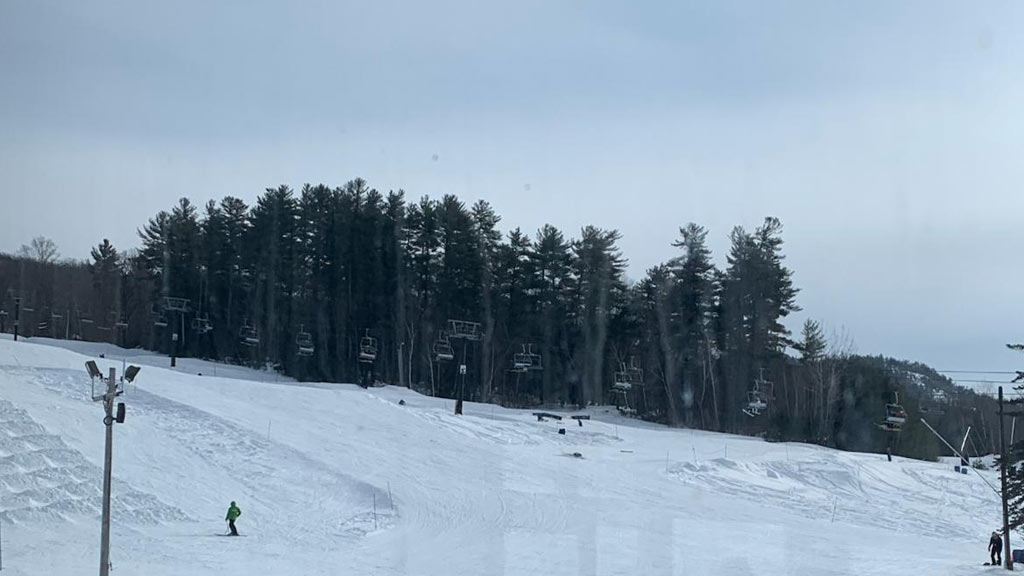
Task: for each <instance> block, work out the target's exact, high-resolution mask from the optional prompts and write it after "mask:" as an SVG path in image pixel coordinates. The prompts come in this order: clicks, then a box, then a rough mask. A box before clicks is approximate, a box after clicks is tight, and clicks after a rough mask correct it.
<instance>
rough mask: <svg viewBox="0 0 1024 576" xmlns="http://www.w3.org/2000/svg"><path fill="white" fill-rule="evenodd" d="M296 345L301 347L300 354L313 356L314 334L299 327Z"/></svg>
mask: <svg viewBox="0 0 1024 576" xmlns="http://www.w3.org/2000/svg"><path fill="white" fill-rule="evenodd" d="M295 345H296V346H298V348H299V356H312V355H313V352H314V350H315V349H316V348H315V347H314V346H313V335H312V334H310V333H309V332H306V331H305V330H304V327H303V326H300V327H299V333H298V334H296V335H295Z"/></svg>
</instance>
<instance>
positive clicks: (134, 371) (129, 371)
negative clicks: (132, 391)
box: [124, 365, 142, 384]
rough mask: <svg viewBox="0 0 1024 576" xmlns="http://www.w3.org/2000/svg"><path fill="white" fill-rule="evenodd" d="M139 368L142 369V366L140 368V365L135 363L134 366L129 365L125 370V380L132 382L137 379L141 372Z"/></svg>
mask: <svg viewBox="0 0 1024 576" xmlns="http://www.w3.org/2000/svg"><path fill="white" fill-rule="evenodd" d="M139 370H142V368H139V367H138V366H135V365H132V366H129V367H127V368H125V370H124V379H125V381H126V382H128V383H129V384H131V383H132V382H133V381H134V380H135V377H136V376H137V375H138V374H139Z"/></svg>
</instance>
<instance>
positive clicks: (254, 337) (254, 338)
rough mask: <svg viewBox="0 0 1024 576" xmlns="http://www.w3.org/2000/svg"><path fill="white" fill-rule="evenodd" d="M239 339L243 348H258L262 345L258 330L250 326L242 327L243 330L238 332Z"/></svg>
mask: <svg viewBox="0 0 1024 576" xmlns="http://www.w3.org/2000/svg"><path fill="white" fill-rule="evenodd" d="M238 339H239V340H240V341H241V343H242V345H243V346H258V345H259V343H260V335H259V333H258V332H256V328H255V327H253V326H249V325H248V324H246V325H245V326H242V329H241V330H239V331H238Z"/></svg>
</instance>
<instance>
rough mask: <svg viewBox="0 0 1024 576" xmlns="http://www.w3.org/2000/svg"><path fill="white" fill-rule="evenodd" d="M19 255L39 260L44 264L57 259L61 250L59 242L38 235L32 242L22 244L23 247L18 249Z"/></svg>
mask: <svg viewBox="0 0 1024 576" xmlns="http://www.w3.org/2000/svg"><path fill="white" fill-rule="evenodd" d="M18 256H21V257H22V258H31V259H32V260H38V261H39V262H42V263H43V264H50V263H52V262H56V261H57V258H58V257H59V256H60V252H59V251H58V250H57V244H55V243H54V241H53V240H50V239H49V238H47V237H45V236H36V237H35V238H33V239H32V243H31V244H27V245H26V244H22V245H21V249H19V250H18Z"/></svg>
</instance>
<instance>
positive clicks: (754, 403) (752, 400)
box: [742, 370, 772, 418]
mask: <svg viewBox="0 0 1024 576" xmlns="http://www.w3.org/2000/svg"><path fill="white" fill-rule="evenodd" d="M771 399H772V383H771V382H770V381H768V380H765V379H764V370H761V371H760V373H759V374H758V377H757V379H756V380H754V385H753V386H752V387H751V388H750V390H748V391H747V403H746V404H745V405H744V406H743V408H742V410H743V413H744V414H746V415H747V416H750V417H751V418H754V417H756V416H760V415H761V413H762V412H764V411H765V410H767V409H768V402H769V401H770V400H771Z"/></svg>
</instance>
